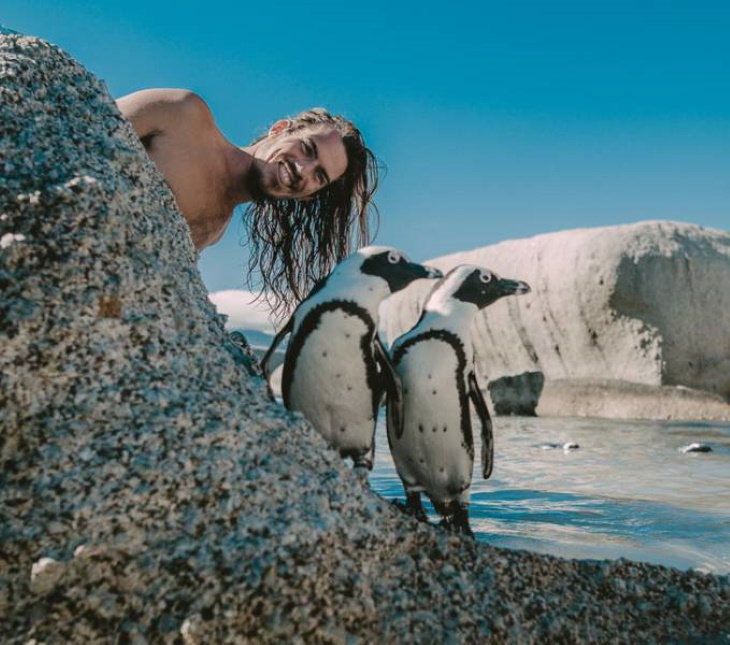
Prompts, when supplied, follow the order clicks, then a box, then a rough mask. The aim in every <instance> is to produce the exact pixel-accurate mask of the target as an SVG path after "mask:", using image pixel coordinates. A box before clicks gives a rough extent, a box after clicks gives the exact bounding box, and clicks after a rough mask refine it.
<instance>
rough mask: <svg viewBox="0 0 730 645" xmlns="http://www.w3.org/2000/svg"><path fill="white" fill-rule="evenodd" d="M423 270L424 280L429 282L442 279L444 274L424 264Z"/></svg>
mask: <svg viewBox="0 0 730 645" xmlns="http://www.w3.org/2000/svg"><path fill="white" fill-rule="evenodd" d="M423 268H424V269H426V274H427V275H426V278H428V279H429V280H435V279H436V278H443V277H444V274H443V273H441V271H439V270H438V269H437V268H436V267H430V266H426V265H425V264H424V265H423Z"/></svg>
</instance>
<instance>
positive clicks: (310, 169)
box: [294, 159, 317, 179]
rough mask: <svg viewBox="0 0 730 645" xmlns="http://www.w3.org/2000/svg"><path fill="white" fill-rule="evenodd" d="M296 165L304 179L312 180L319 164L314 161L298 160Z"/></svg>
mask: <svg viewBox="0 0 730 645" xmlns="http://www.w3.org/2000/svg"><path fill="white" fill-rule="evenodd" d="M294 164H295V165H296V168H297V172H298V173H299V175H300V176H301V177H302V179H311V178H312V177H313V175H314V170H315V168H316V167H317V162H316V160H314V159H297V160H296V161H295V162H294Z"/></svg>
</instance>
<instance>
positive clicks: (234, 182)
mask: <svg viewBox="0 0 730 645" xmlns="http://www.w3.org/2000/svg"><path fill="white" fill-rule="evenodd" d="M117 105H118V106H119V109H120V110H121V112H122V114H123V115H124V116H125V117H126V118H127V119H129V121H130V122H131V123H132V126H133V127H134V129H135V131H136V132H137V135H138V136H139V138H140V140H141V141H142V143H143V144H144V147H145V149H146V150H147V153H148V154H149V156H150V157H151V158H152V160H153V161H154V163H155V165H156V166H157V167H158V168H159V170H160V171H161V172H162V174H163V175H164V177H165V179H166V181H167V183H168V185H169V186H170V188H171V189H172V192H173V194H174V195H175V199H176V200H177V204H178V206H179V208H180V211H181V212H182V214H183V215H184V217H185V219H186V220H187V222H188V225H189V226H190V234H191V236H192V240H193V243H194V244H195V247H196V248H197V249H199V250H200V249H204V248H205V247H207V246H210V245H211V244H215V242H217V241H218V240H219V239H220V238H221V237H222V235H223V232H224V231H225V229H226V227H227V226H228V223H229V222H230V221H231V217H232V215H233V210H234V208H235V207H236V206H237V205H239V204H246V205H247V206H246V210H245V213H244V220H245V221H246V223H247V225H248V229H249V231H248V232H249V245H250V249H251V257H250V261H249V278H250V276H251V273H252V272H253V271H254V270H258V272H259V273H260V275H261V279H262V281H263V284H264V287H265V288H266V289H267V290H268V291H269V295H270V297H272V300H271V301H272V303H273V304H274V306H275V308H277V309H280V310H284V309H286V308H290V307H291V305H292V304H294V303H295V302H296V301H297V300H299V299H301V298H302V297H303V296H304V295H305V294H306V291H307V289H308V288H309V287H310V286H311V284H312V282H313V281H314V280H317V279H318V278H320V277H322V276H323V275H326V273H328V272H329V270H330V269H331V267H332V265H333V264H334V263H335V262H336V261H337V260H339V259H341V258H342V257H344V256H345V255H347V254H348V253H349V252H350V250H351V248H352V238H353V236H354V235H353V234H354V233H355V232H357V237H358V243H365V242H367V241H368V237H369V235H368V219H369V217H368V205H369V204H370V203H371V200H372V195H373V193H374V192H375V190H376V188H377V181H378V176H377V165H376V161H375V157H374V156H373V154H372V153H371V152H370V150H368V149H367V147H365V144H364V142H363V139H362V136H361V135H360V132H359V131H358V130H357V128H355V126H354V125H353V124H352V123H350V122H349V121H347V120H345V119H343V118H342V117H339V116H333V115H331V114H330V113H329V112H327V111H326V110H323V109H321V108H316V109H313V110H308V111H305V112H302V113H301V114H299V115H297V116H295V117H292V118H289V119H281V120H279V121H276V123H274V124H273V125H272V126H271V128H270V129H269V131H268V133H267V134H266V135H264V136H262V137H261V138H259V139H257V140H256V141H254V142H253V143H251V144H250V145H248V146H245V147H238V146H236V145H233V144H232V143H230V142H229V141H228V140H226V138H225V137H224V136H223V135H222V134H221V132H220V130H218V128H217V127H216V124H215V121H214V119H213V115H212V113H211V111H210V109H209V108H208V106H207V105H206V103H205V102H204V101H203V99H201V98H200V97H199V96H198V95H197V94H195V93H193V92H191V91H189V90H175V89H151V90H142V91H140V92H135V93H133V94H129V95H127V96H125V97H122V98H121V99H119V100H118V101H117Z"/></svg>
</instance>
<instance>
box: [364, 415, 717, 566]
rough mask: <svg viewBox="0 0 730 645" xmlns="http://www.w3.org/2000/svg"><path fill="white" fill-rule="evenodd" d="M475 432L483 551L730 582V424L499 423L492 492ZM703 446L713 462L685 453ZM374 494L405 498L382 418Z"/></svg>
mask: <svg viewBox="0 0 730 645" xmlns="http://www.w3.org/2000/svg"><path fill="white" fill-rule="evenodd" d="M473 424H474V428H475V435H476V436H475V440H476V443H477V445H476V455H477V459H476V463H475V468H474V478H473V481H472V486H471V505H470V508H469V514H470V521H471V526H472V529H473V531H474V533H475V536H476V539H477V540H479V541H480V542H484V543H487V544H491V545H494V546H500V547H507V548H514V549H529V550H531V551H538V552H541V553H549V554H553V555H559V556H562V557H566V558H580V559H603V558H619V557H624V558H629V559H632V560H640V561H644V562H651V563H655V564H664V565H668V566H672V567H676V568H680V569H690V568H692V569H696V570H698V571H703V572H711V573H718V574H728V573H730V424H719V423H700V422H697V423H695V422H691V423H688V422H652V421H614V420H606V419H583V418H581V419H578V418H560V419H558V418H520V417H497V418H496V419H494V444H495V458H494V472H493V474H492V477H491V478H490V479H489V480H487V481H484V480H483V479H482V478H481V474H480V472H479V471H480V470H481V467H480V464H479V449H480V446H479V436H478V435H479V431H480V426H479V425H478V421H477V420H476V419H474V420H473ZM693 443H700V444H702V445H704V446H707V447H709V448H710V449H711V452H683V451H682V449H683V448H685V447H686V446H688V445H690V444H693ZM566 444H577V446H578V447H577V448H575V447H573V448H570V447H567V446H566ZM370 485H371V487H372V488H373V490H375V491H376V492H378V493H379V494H381V495H383V496H384V497H386V498H388V499H401V500H402V499H404V494H403V487H402V485H401V483H400V480H399V478H398V475H397V473H396V470H395V466H394V464H393V460H392V458H391V456H390V452H389V449H388V441H387V436H386V432H385V424H384V419H383V418H382V415H381V418H380V419H379V421H378V428H377V433H376V460H375V466H374V469H373V472H372V473H371V475H370ZM424 501H425V496H424ZM426 508H427V510H428V511H429V515H430V518H431V521H432V522H438V521H439V518H438V517H437V516H436V515H435V514H434V511H433V507H431V506H430V505H426Z"/></svg>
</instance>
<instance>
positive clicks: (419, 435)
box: [391, 339, 474, 501]
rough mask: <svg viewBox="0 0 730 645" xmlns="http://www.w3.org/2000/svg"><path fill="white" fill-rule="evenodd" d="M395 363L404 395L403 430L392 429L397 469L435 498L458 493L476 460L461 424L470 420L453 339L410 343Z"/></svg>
mask: <svg viewBox="0 0 730 645" xmlns="http://www.w3.org/2000/svg"><path fill="white" fill-rule="evenodd" d="M396 369H397V370H398V373H399V374H400V376H401V380H402V384H403V398H404V430H403V435H402V436H401V437H400V438H396V437H394V436H393V433H392V432H391V445H392V450H393V457H394V461H395V463H396V467H397V470H398V473H399V475H400V476H401V478H402V479H403V481H404V482H405V483H406V484H407V485H410V486H411V487H414V488H417V489H422V490H425V491H426V492H427V493H428V494H429V496H431V497H432V498H435V499H437V500H440V501H449V500H450V499H456V498H458V497H459V495H460V494H461V493H462V492H463V491H464V490H466V489H467V488H468V486H469V484H470V482H471V473H472V467H473V463H474V459H473V449H472V447H471V446H469V445H467V439H466V438H465V432H464V427H463V424H464V423H467V424H469V423H470V419H469V409H468V405H469V404H468V399H467V396H466V385H465V375H464V366H463V364H462V362H461V361H460V360H459V357H458V356H457V354H456V353H455V351H454V349H453V348H452V347H451V345H449V344H448V343H446V342H443V341H440V340H435V339H431V340H425V341H423V342H420V343H418V344H416V345H414V346H412V347H411V348H410V349H409V350H408V352H406V353H405V354H404V355H403V357H402V359H401V360H400V362H399V363H398V365H397V367H396ZM468 434H469V435H470V432H469V433H468Z"/></svg>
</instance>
